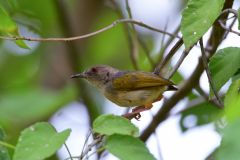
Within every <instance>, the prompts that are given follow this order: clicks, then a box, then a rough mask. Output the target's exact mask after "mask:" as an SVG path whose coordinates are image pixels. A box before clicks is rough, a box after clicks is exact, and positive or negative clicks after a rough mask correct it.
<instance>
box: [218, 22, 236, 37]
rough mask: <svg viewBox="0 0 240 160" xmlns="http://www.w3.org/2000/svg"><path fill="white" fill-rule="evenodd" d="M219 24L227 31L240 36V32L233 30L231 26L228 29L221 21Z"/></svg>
mask: <svg viewBox="0 0 240 160" xmlns="http://www.w3.org/2000/svg"><path fill="white" fill-rule="evenodd" d="M218 22H219V24H220V26H221V27H222V28H223V29H225V30H226V31H228V32H232V33H234V34H236V35H238V36H240V32H237V31H235V30H233V29H232V27H231V26H230V27H229V28H228V27H226V26H225V25H224V24H223V23H222V21H221V20H219V21H218Z"/></svg>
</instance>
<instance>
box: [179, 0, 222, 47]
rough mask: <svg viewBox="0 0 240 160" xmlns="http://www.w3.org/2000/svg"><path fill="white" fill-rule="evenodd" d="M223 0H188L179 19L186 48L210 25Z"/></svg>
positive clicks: (217, 13) (219, 10)
mask: <svg viewBox="0 0 240 160" xmlns="http://www.w3.org/2000/svg"><path fill="white" fill-rule="evenodd" d="M223 4H224V0H210V1H209V0H189V1H188V4H187V7H186V8H185V9H184V11H183V14H182V20H181V32H182V34H183V41H184V44H185V47H186V48H189V47H191V46H192V45H194V44H195V43H196V42H197V41H198V40H199V38H201V37H202V36H203V35H204V33H206V32H207V31H208V29H209V28H210V27H211V26H212V24H213V23H214V21H215V20H216V19H217V17H218V16H219V14H220V13H221V10H222V8H223Z"/></svg>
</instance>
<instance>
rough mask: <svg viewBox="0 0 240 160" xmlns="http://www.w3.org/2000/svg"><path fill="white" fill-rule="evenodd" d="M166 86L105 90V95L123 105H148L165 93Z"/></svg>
mask: <svg viewBox="0 0 240 160" xmlns="http://www.w3.org/2000/svg"><path fill="white" fill-rule="evenodd" d="M164 90H165V88H162V87H161V88H160V87H154V88H148V89H144V90H134V91H116V90H113V91H112V90H111V93H110V92H109V90H108V89H106V90H104V95H105V96H106V98H108V99H109V100H110V101H112V102H113V103H116V104H117V105H119V106H123V107H134V106H142V105H148V104H151V103H153V102H154V101H156V100H157V99H158V98H159V97H160V96H161V95H162V93H163V91H164Z"/></svg>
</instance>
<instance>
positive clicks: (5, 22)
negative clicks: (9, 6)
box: [0, 4, 29, 49]
mask: <svg viewBox="0 0 240 160" xmlns="http://www.w3.org/2000/svg"><path fill="white" fill-rule="evenodd" d="M0 19H1V23H0V35H1V34H2V35H10V36H19V32H18V27H17V25H16V23H15V22H14V21H13V20H12V19H11V17H10V16H9V15H8V13H7V12H6V10H5V9H4V8H3V7H2V6H1V4H0ZM16 44H17V45H18V46H19V47H21V48H24V49H29V47H28V46H27V45H26V44H25V42H24V41H23V40H17V41H16Z"/></svg>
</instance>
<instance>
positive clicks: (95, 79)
mask: <svg viewBox="0 0 240 160" xmlns="http://www.w3.org/2000/svg"><path fill="white" fill-rule="evenodd" d="M71 78H83V79H86V80H87V81H88V82H89V83H90V84H92V85H93V86H95V87H96V88H97V89H98V90H99V91H100V92H101V93H102V94H103V95H104V96H105V97H106V98H107V99H109V100H110V101H112V102H113V103H115V104H117V105H118V106H121V107H136V108H134V109H133V111H132V113H130V114H127V115H125V117H127V118H129V117H134V118H136V119H139V117H141V116H140V112H142V111H145V110H149V109H151V108H152V103H154V102H157V101H160V100H161V99H162V98H163V93H164V92H165V91H174V90H177V88H176V87H175V84H174V83H173V82H172V81H170V80H168V79H165V78H163V77H161V76H159V75H156V74H154V73H152V72H144V71H121V70H119V69H116V68H114V67H111V66H108V65H96V66H93V67H90V68H89V69H87V70H86V71H84V72H82V73H78V74H74V75H72V76H71Z"/></svg>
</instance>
